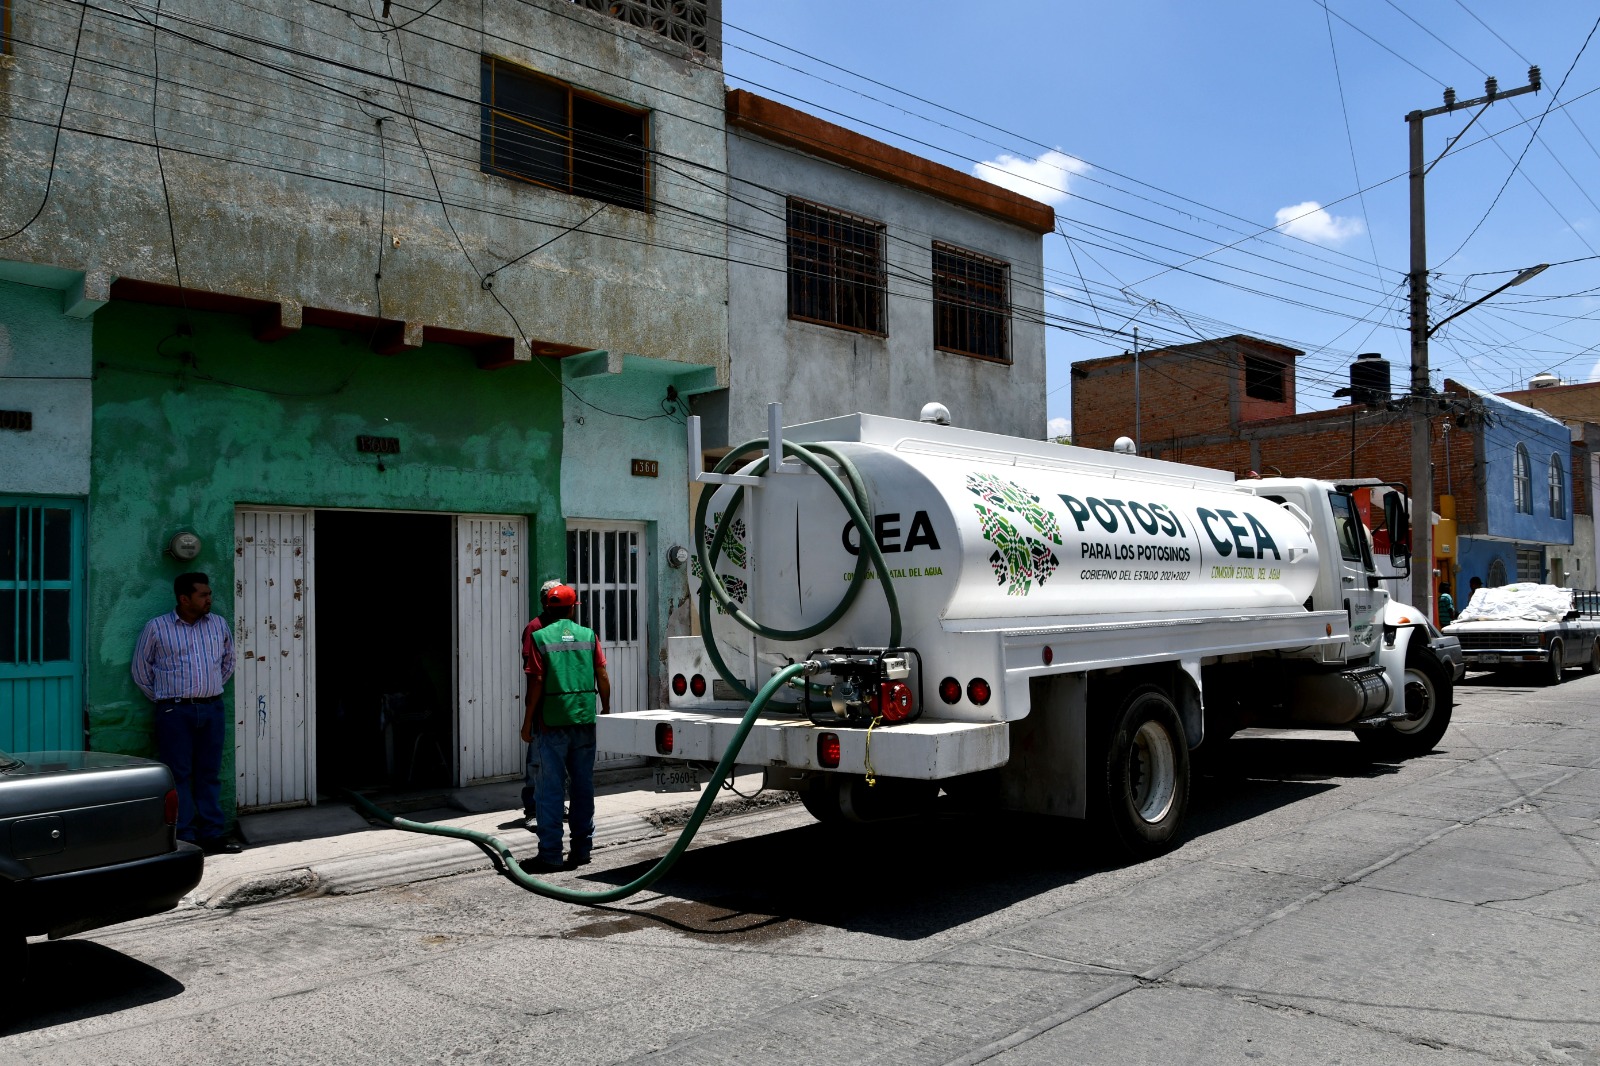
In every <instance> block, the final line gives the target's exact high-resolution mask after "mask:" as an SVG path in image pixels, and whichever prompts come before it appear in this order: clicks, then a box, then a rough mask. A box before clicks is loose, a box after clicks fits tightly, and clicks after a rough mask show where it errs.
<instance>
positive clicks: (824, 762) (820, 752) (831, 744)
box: [817, 733, 839, 770]
mask: <svg viewBox="0 0 1600 1066" xmlns="http://www.w3.org/2000/svg"><path fill="white" fill-rule="evenodd" d="M817 763H818V765H820V766H825V767H827V768H828V769H830V770H831V769H833V768H834V767H836V766H838V765H839V734H838V733H818V734H817Z"/></svg>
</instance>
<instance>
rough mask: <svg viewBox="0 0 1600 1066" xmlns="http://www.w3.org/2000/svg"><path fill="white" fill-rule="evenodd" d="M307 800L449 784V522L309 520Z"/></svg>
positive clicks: (329, 514) (366, 514)
mask: <svg viewBox="0 0 1600 1066" xmlns="http://www.w3.org/2000/svg"><path fill="white" fill-rule="evenodd" d="M316 536H317V544H316V556H315V560H314V563H313V575H312V581H313V584H314V586H315V587H316V589H317V601H316V606H315V609H314V614H313V617H312V619H311V633H312V634H313V639H314V640H315V642H316V660H315V663H316V666H315V686H316V708H317V714H316V733H317V736H316V739H317V745H316V752H317V777H316V780H317V782H318V786H319V791H320V792H321V793H322V794H323V795H329V794H331V793H332V792H334V791H336V790H338V789H340V788H357V789H371V788H379V789H385V788H436V787H440V788H442V787H447V786H449V785H451V784H453V783H454V779H455V766H454V762H453V760H452V758H451V751H452V748H453V746H454V745H453V739H452V737H453V716H454V709H455V681H454V673H453V670H454V661H455V602H454V595H455V563H454V552H453V550H452V549H453V544H454V536H455V518H454V516H453V515H440V514H404V513H394V512H383V511H317V512H316Z"/></svg>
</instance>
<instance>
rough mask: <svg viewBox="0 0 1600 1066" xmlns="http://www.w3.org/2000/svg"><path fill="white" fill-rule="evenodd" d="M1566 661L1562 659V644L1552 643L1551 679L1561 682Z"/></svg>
mask: <svg viewBox="0 0 1600 1066" xmlns="http://www.w3.org/2000/svg"><path fill="white" fill-rule="evenodd" d="M1565 667H1566V663H1564V662H1562V661H1561V645H1559V644H1556V645H1552V646H1551V648H1550V680H1552V681H1555V682H1560V680H1561V671H1562V670H1563V669H1564V668H1565Z"/></svg>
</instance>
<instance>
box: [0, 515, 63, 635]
mask: <svg viewBox="0 0 1600 1066" xmlns="http://www.w3.org/2000/svg"><path fill="white" fill-rule="evenodd" d="M73 532H74V531H73V526H72V511H71V510H69V509H67V508H62V507H29V506H25V505H24V506H15V505H6V506H0V663H4V664H7V665H14V666H30V665H38V664H42V663H51V662H66V661H68V660H70V659H71V658H72V647H73V635H72V621H73V620H72V600H73V584H72V571H73V559H72V555H73Z"/></svg>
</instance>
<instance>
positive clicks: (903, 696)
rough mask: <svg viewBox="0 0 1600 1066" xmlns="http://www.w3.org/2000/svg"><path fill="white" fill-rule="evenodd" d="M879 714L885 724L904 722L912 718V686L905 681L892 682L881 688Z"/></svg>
mask: <svg viewBox="0 0 1600 1066" xmlns="http://www.w3.org/2000/svg"><path fill="white" fill-rule="evenodd" d="M879 687H880V689H881V692H880V694H879V699H878V713H879V714H881V715H883V720H884V721H885V722H903V721H905V720H906V719H907V718H910V717H911V686H910V685H908V684H906V683H905V682H904V681H890V682H888V683H886V684H884V685H881V686H879Z"/></svg>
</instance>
